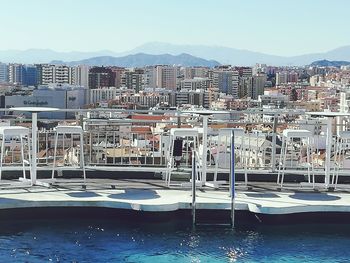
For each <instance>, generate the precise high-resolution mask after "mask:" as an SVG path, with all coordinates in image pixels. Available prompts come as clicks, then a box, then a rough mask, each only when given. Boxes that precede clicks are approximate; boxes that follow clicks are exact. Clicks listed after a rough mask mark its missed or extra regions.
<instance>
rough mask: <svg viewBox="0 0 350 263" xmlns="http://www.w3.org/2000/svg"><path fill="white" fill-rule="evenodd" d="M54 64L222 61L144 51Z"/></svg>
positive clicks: (210, 64) (209, 63)
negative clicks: (146, 52)
mask: <svg viewBox="0 0 350 263" xmlns="http://www.w3.org/2000/svg"><path fill="white" fill-rule="evenodd" d="M51 63H53V64H66V65H71V66H74V65H90V66H102V65H103V66H121V67H144V66H148V65H162V64H163V65H181V66H205V67H215V66H219V65H220V63H219V62H217V61H215V60H206V59H202V58H198V57H194V56H191V55H189V54H184V53H183V54H180V55H176V56H174V55H169V54H162V55H149V54H144V53H138V54H135V55H127V56H122V57H112V56H101V57H93V58H88V59H83V60H79V61H70V62H63V61H51Z"/></svg>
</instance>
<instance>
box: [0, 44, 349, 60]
mask: <svg viewBox="0 0 350 263" xmlns="http://www.w3.org/2000/svg"><path fill="white" fill-rule="evenodd" d="M138 53H146V54H150V55H160V54H166V53H167V54H171V55H179V54H181V53H187V54H190V55H192V56H195V57H199V58H203V59H206V60H216V61H218V62H219V63H221V64H231V65H237V66H239V65H241V66H252V65H254V64H256V63H263V64H268V65H274V66H303V65H310V64H311V63H312V62H314V61H317V60H324V59H325V60H329V61H350V45H348V46H341V47H338V48H336V49H332V50H329V51H327V52H316V53H310V54H303V55H297V56H278V55H271V54H265V53H262V52H256V51H250V50H246V49H237V48H231V47H224V46H207V45H179V44H169V43H164V42H148V43H145V44H143V45H140V46H137V47H135V48H132V49H130V50H127V51H124V52H114V51H110V50H101V51H94V52H80V51H78V52H76V51H69V52H58V51H54V50H50V49H28V50H24V51H23V50H22V51H21V50H7V51H0V61H1V62H5V63H13V62H18V63H27V64H32V63H48V62H50V61H52V60H61V61H79V60H84V59H88V58H92V57H99V56H113V57H120V56H126V55H132V54H138Z"/></svg>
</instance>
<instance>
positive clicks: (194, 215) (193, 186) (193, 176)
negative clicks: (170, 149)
mask: <svg viewBox="0 0 350 263" xmlns="http://www.w3.org/2000/svg"><path fill="white" fill-rule="evenodd" d="M192 225H193V226H195V225H196V151H195V150H192Z"/></svg>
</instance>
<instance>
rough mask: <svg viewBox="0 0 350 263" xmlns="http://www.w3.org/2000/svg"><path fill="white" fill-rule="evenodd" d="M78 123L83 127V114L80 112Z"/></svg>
mask: <svg viewBox="0 0 350 263" xmlns="http://www.w3.org/2000/svg"><path fill="white" fill-rule="evenodd" d="M79 123H80V126H81V128H82V129H84V115H83V114H80V115H79Z"/></svg>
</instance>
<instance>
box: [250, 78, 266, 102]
mask: <svg viewBox="0 0 350 263" xmlns="http://www.w3.org/2000/svg"><path fill="white" fill-rule="evenodd" d="M266 80H267V76H266V74H265V73H258V74H256V75H254V76H253V85H252V89H251V90H250V91H249V92H248V97H250V98H252V99H254V100H257V99H258V97H259V95H263V94H264V87H265V83H266Z"/></svg>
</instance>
